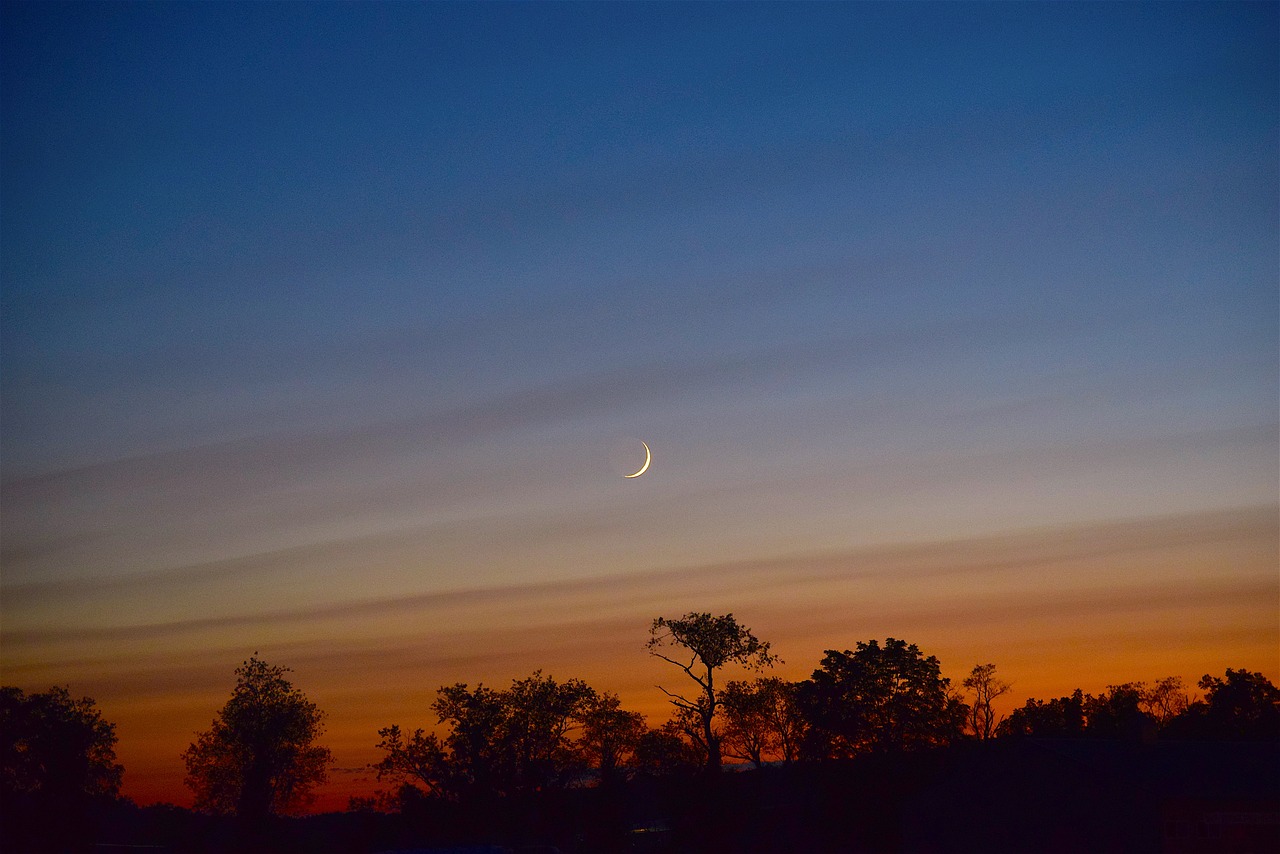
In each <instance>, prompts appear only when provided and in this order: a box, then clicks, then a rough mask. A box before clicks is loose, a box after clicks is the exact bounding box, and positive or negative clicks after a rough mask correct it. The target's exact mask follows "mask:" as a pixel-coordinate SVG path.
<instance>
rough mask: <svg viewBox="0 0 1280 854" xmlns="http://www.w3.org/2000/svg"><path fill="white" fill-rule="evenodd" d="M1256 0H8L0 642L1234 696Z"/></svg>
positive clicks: (1268, 192)
mask: <svg viewBox="0 0 1280 854" xmlns="http://www.w3.org/2000/svg"><path fill="white" fill-rule="evenodd" d="M1278 10H1280V6H1278V5H1277V4H1274V3H1259V4H1249V3H1239V4H1231V3H1223V4H1214V5H1174V4H1165V5H1155V4H1153V5H1095V4H1054V5H1051V6H1047V5H1037V4H1009V5H1003V4H1002V5H985V4H972V5H968V4H966V5H952V4H911V5H905V4H901V5H899V4H839V5H837V4H832V5H816V4H815V5H797V6H786V5H772V4H752V3H743V4H725V5H711V6H708V5H693V4H689V5H685V4H668V3H657V4H643V5H612V6H604V5H599V6H596V5H574V4H544V5H529V6H526V5H521V4H506V3H495V4H484V5H468V4H422V5H408V4H404V5H399V4H369V5H364V6H346V5H319V4H315V5H310V4H308V5H292V4H283V5H268V4H248V3H227V4H218V5H195V4H179V5H171V6H156V5H145V4H127V3H122V4H65V5H47V4H20V3H15V2H5V3H4V5H3V23H4V26H3V27H2V28H0V30H2V32H0V39H3V42H2V43H3V50H2V51H0V55H2V59H0V62H2V63H3V65H2V68H3V78H2V80H3V87H2V89H0V107H2V112H0V119H2V121H0V125H3V127H4V130H3V146H2V147H0V167H2V168H0V205H2V208H3V211H2V212H3V220H4V228H3V229H0V256H2V257H0V277H2V279H0V281H2V282H3V288H2V293H0V309H2V310H0V361H2V362H3V371H0V398H2V399H3V428H2V429H0V461H2V462H0V509H2V511H3V512H2V513H0V534H2V543H0V680H2V681H3V683H4V684H5V685H14V686H16V687H20V688H23V689H24V690H28V691H43V690H46V689H48V688H49V687H50V686H53V685H61V686H67V687H68V688H69V690H70V691H71V692H72V694H73V695H75V696H77V697H79V696H86V695H87V696H90V697H93V698H94V699H95V700H96V701H97V703H98V707H99V708H100V709H101V710H102V712H103V715H104V717H105V718H106V719H107V720H109V721H112V722H114V723H115V724H116V728H117V729H116V731H117V735H118V736H119V743H118V745H117V753H118V756H119V757H120V761H121V762H122V763H123V764H124V766H125V768H126V774H125V782H124V790H123V791H124V793H125V794H126V795H129V796H130V797H133V798H135V799H136V800H138V801H139V802H140V803H151V802H156V801H168V802H172V803H177V804H182V805H189V804H190V803H191V794H190V792H189V791H188V790H187V789H186V787H185V786H183V783H182V778H183V776H184V773H185V772H184V769H183V765H182V761H181V759H180V754H181V752H182V751H183V749H184V748H185V747H186V746H187V745H188V744H189V743H190V742H191V740H192V739H193V738H194V736H195V734H196V732H198V731H200V730H203V729H205V728H207V727H208V725H209V721H210V720H211V719H212V717H213V716H214V715H215V713H216V712H217V710H218V709H219V708H221V706H222V704H223V703H224V702H225V701H226V699H227V696H228V694H229V692H230V689H231V687H232V685H233V683H234V677H233V671H234V669H235V667H236V666H237V665H238V664H239V663H240V662H241V661H243V660H244V659H246V658H247V657H248V656H249V655H250V654H252V653H255V652H256V653H260V654H261V655H262V657H263V658H264V659H266V660H268V661H270V662H272V663H273V664H278V665H283V666H286V667H289V668H291V669H292V670H293V671H294V673H293V675H294V677H295V678H294V684H295V685H297V687H299V688H300V689H302V690H303V691H304V692H305V693H306V694H307V695H308V696H309V697H310V698H311V699H312V700H313V701H315V702H316V703H317V704H318V705H319V707H320V708H321V709H322V710H324V711H325V712H326V713H327V714H328V724H327V726H328V734H327V735H326V737H325V739H324V743H326V744H328V745H329V746H330V747H331V748H332V749H333V752H334V756H335V759H336V767H337V768H338V769H357V770H347V771H343V772H341V773H335V774H334V775H333V777H332V780H331V782H330V783H329V784H328V785H327V786H326V787H324V788H323V789H322V790H321V791H320V800H318V801H317V807H319V806H320V805H321V804H326V805H329V806H328V807H326V808H334V805H337V804H339V803H341V804H343V805H345V803H346V799H347V796H348V795H350V794H367V793H368V792H369V791H371V790H372V789H373V788H376V786H375V785H374V784H372V783H371V782H370V781H369V780H367V779H362V776H371V772H368V771H367V770H360V769H364V767H365V766H366V765H367V763H369V762H372V761H374V760H375V759H376V758H377V750H376V744H377V729H378V728H379V727H382V726H388V725H390V724H393V723H398V724H400V725H402V726H405V727H410V728H412V727H417V726H424V727H429V726H430V725H432V724H433V723H434V717H433V716H432V715H431V713H430V709H429V706H430V702H431V699H432V697H433V696H434V693H435V690H436V688H437V687H439V686H441V685H447V684H451V683H453V682H467V683H469V684H472V685H474V684H476V683H477V682H483V683H485V684H486V685H491V686H502V685H505V684H507V683H509V682H510V680H512V679H515V678H520V677H522V676H526V675H528V674H529V673H531V672H533V671H534V670H536V669H541V670H543V671H544V672H545V673H547V674H549V675H552V676H554V677H556V678H558V679H567V678H580V679H583V680H585V681H586V682H587V683H589V684H590V685H592V686H593V687H595V688H597V689H599V690H605V691H612V692H615V693H617V694H619V696H620V697H621V699H622V702H623V705H624V706H625V707H626V708H628V709H633V710H637V711H641V712H643V713H644V714H646V716H648V717H649V718H650V722H651V723H652V724H657V723H660V722H661V721H662V720H664V719H665V717H666V714H665V709H666V708H667V705H666V701H665V698H664V697H663V695H662V694H661V692H659V691H658V690H657V689H656V688H655V687H654V685H655V684H657V683H659V682H660V681H661V680H663V679H664V678H665V679H670V678H671V677H670V676H669V675H667V674H666V673H665V671H664V669H663V664H662V663H661V662H656V661H653V660H652V659H650V658H649V657H648V656H647V655H646V654H645V651H644V648H643V647H644V641H645V638H646V631H647V628H648V625H649V623H650V622H651V621H652V620H653V619H654V618H655V617H659V616H666V617H671V616H678V615H680V614H684V613H686V612H690V611H709V612H711V613H716V614H721V613H729V612H732V613H733V614H735V615H736V616H737V617H738V618H739V619H740V620H741V621H742V622H743V623H744V624H745V625H747V626H749V627H750V628H751V629H752V630H753V631H754V632H755V633H756V634H757V635H758V636H759V637H760V638H761V639H763V640H767V641H770V642H771V643H773V646H774V649H775V650H776V651H777V652H778V653H779V655H781V656H782V658H783V659H784V661H785V663H784V664H783V665H780V666H779V667H778V668H775V671H774V673H776V674H777V675H781V676H784V677H785V678H788V679H803V678H806V677H807V676H808V675H809V674H810V673H811V672H812V670H813V669H814V668H815V667H817V665H818V662H819V659H820V658H821V655H822V652H823V650H824V649H845V648H852V647H853V646H854V645H855V644H856V643H857V642H859V641H867V640H870V639H880V640H883V639H884V638H886V637H890V636H892V637H896V638H900V639H903V640H906V641H908V642H910V643H915V644H918V645H919V647H920V648H921V650H922V651H923V652H924V653H925V654H926V655H935V656H937V657H938V658H939V659H940V661H941V663H942V672H943V675H944V676H947V677H949V678H950V679H951V682H952V686H953V687H958V686H959V683H960V681H961V680H962V679H963V678H964V676H965V675H966V674H967V673H968V672H969V670H970V668H972V667H973V666H974V665H976V664H980V663H987V662H991V663H994V664H995V665H996V666H997V668H998V670H999V674H1000V675H1001V677H1002V678H1004V679H1006V680H1008V681H1009V682H1011V683H1012V684H1013V690H1012V692H1011V693H1010V694H1009V695H1007V696H1006V697H1004V698H1002V701H1001V703H1000V706H1001V710H1002V711H1004V712H1007V711H1008V710H1009V709H1011V708H1013V707H1016V706H1019V705H1021V704H1022V703H1023V702H1024V701H1025V700H1026V699H1028V698H1031V697H1035V698H1039V699H1046V698H1051V697H1060V696H1064V695H1066V694H1069V693H1070V692H1071V691H1072V690H1074V689H1076V688H1081V689H1083V690H1085V691H1086V692H1089V693H1097V692H1099V691H1101V690H1103V689H1104V688H1105V687H1106V686H1107V685H1110V684H1118V683H1121V682H1129V681H1148V682H1150V681H1154V680H1156V679H1159V678H1162V677H1166V676H1177V677H1180V678H1181V679H1182V680H1183V682H1184V683H1185V684H1186V685H1187V687H1188V688H1190V689H1194V686H1195V683H1196V681H1197V680H1198V679H1199V678H1200V677H1201V676H1203V675H1205V674H1210V675H1215V676H1217V675H1221V674H1222V672H1223V671H1224V670H1225V669H1226V668H1245V669H1248V670H1251V671H1255V672H1260V673H1263V674H1264V675H1265V676H1267V677H1268V678H1269V679H1271V680H1272V681H1273V682H1275V681H1280V653H1278V652H1277V650H1280V613H1278V612H1277V608H1276V604H1277V602H1280V236H1278V233H1277V231H1278V229H1277V223H1278V221H1280V206H1278V201H1277V200H1278V199H1280V164H1278V163H1277V158H1276V151H1277V150H1278V148H1280V83H1278V82H1277V81H1280V48H1278V47H1277V41H1276V39H1275V35H1276V33H1277V32H1278V31H1280V15H1278ZM642 446H643V447H642ZM642 463H643V464H644V465H645V466H646V467H647V468H646V469H644V470H642V471H641V472H640V474H639V475H638V476H631V475H632V473H634V472H637V470H640V466H641V464H642Z"/></svg>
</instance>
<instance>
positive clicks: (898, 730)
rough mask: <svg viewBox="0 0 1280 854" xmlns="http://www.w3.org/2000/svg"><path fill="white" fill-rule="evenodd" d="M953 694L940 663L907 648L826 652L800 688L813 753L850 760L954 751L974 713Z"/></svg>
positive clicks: (871, 646)
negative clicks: (906, 752) (880, 754)
mask: <svg viewBox="0 0 1280 854" xmlns="http://www.w3.org/2000/svg"><path fill="white" fill-rule="evenodd" d="M950 686H951V680H949V679H945V678H943V676H942V674H941V669H940V666H939V664H938V659H937V658H935V657H934V656H929V657H927V658H926V657H925V656H924V655H923V654H922V653H921V652H920V649H919V648H918V647H917V646H916V645H915V644H911V645H908V644H907V643H906V642H905V641H901V640H896V639H894V638H888V639H887V640H886V641H885V645H884V646H883V647H881V646H880V644H879V642H877V641H874V640H872V641H869V642H868V643H859V644H858V649H857V651H850V650H845V651H844V652H837V651H835V650H827V652H826V656H825V657H824V658H823V660H822V664H821V666H820V667H819V668H818V669H817V670H815V671H814V672H813V676H812V677H811V678H810V679H809V680H808V681H806V682H803V683H801V685H800V688H799V692H800V701H801V708H802V709H803V710H804V712H805V717H806V718H807V719H808V721H809V736H808V738H807V739H806V752H807V753H808V754H809V755H810V756H813V757H814V758H846V757H850V756H855V755H858V754H862V753H869V752H891V751H899V750H911V749H915V748H920V747H932V746H936V745H942V744H947V743H949V742H950V741H952V740H953V739H955V738H958V737H959V736H960V735H961V733H962V732H963V729H964V722H965V717H966V715H967V713H968V707H967V706H966V705H965V704H964V703H963V702H961V700H960V699H959V698H957V697H956V696H954V695H953V694H952V693H951V691H950Z"/></svg>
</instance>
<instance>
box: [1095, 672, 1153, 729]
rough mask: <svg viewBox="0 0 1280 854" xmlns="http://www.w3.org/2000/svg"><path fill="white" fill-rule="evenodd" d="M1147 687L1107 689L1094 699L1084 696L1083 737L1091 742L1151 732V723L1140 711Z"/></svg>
mask: <svg viewBox="0 0 1280 854" xmlns="http://www.w3.org/2000/svg"><path fill="white" fill-rule="evenodd" d="M1145 694H1146V687H1145V686H1144V685H1143V684H1142V683H1141V682H1125V683H1124V684H1122V685H1108V686H1107V690H1106V691H1104V692H1103V693H1101V694H1099V695H1098V696H1097V697H1093V696H1090V695H1088V694H1086V695H1085V696H1084V716H1085V735H1088V736H1090V737H1093V738H1113V739H1114V738H1130V737H1133V736H1135V735H1138V734H1140V733H1141V732H1142V731H1143V729H1145V728H1150V729H1151V730H1152V731H1153V732H1154V721H1153V720H1152V719H1151V718H1150V717H1149V716H1148V715H1147V714H1146V713H1145V712H1143V711H1142V704H1143V697H1144V696H1145Z"/></svg>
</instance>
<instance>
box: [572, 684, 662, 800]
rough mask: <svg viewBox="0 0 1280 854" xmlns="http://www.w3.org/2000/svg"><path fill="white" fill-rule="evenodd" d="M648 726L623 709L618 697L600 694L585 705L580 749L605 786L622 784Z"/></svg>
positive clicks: (641, 716) (642, 716)
mask: <svg viewBox="0 0 1280 854" xmlns="http://www.w3.org/2000/svg"><path fill="white" fill-rule="evenodd" d="M647 730H648V727H647V726H646V725H645V722H644V715H642V714H640V713H639V712H628V711H627V710H626V709H623V708H622V704H621V702H620V701H619V700H618V697H617V695H615V694H608V693H605V694H601V695H599V696H598V697H595V698H594V699H592V700H591V701H589V702H588V703H587V704H586V709H585V711H584V712H583V713H582V735H581V736H580V737H579V738H578V749H579V750H580V751H581V752H582V755H583V758H584V759H585V760H586V764H587V765H588V766H589V767H591V768H594V769H595V771H596V773H597V774H598V775H599V780H600V782H601V783H602V784H612V783H617V782H620V781H621V780H622V779H624V778H625V777H626V769H627V766H628V764H630V763H631V762H633V761H634V757H635V751H636V748H637V746H638V745H639V743H640V739H641V738H642V737H643V736H644V734H645V732H646V731H647Z"/></svg>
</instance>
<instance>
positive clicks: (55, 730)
mask: <svg viewBox="0 0 1280 854" xmlns="http://www.w3.org/2000/svg"><path fill="white" fill-rule="evenodd" d="M115 745H116V733H115V725H114V724H111V723H109V722H107V721H105V720H103V718H102V713H101V712H100V711H99V710H98V707H97V706H96V705H95V704H94V701H93V700H92V699H90V698H88V697H83V698H81V699H79V700H77V699H74V698H73V697H72V696H71V694H70V692H69V691H68V690H67V689H66V688H56V687H55V688H50V689H49V690H48V691H41V692H36V693H31V694H25V693H23V691H22V690H21V689H19V688H10V687H4V688H0V830H3V835H0V843H2V844H0V847H4V848H5V849H6V850H10V849H12V850H14V851H24V850H40V849H42V848H43V847H45V845H48V847H49V848H51V849H55V850H63V849H75V848H80V847H84V845H86V844H87V843H88V841H89V840H87V839H85V838H84V835H85V833H86V832H87V827H86V826H85V822H84V817H85V815H86V812H87V811H88V810H90V809H91V807H92V806H93V805H94V804H100V803H104V802H109V801H112V800H114V799H115V798H116V797H118V795H119V792H120V783H121V780H122V778H123V776H124V768H123V766H121V765H120V764H119V763H118V762H117V761H116V752H115Z"/></svg>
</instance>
